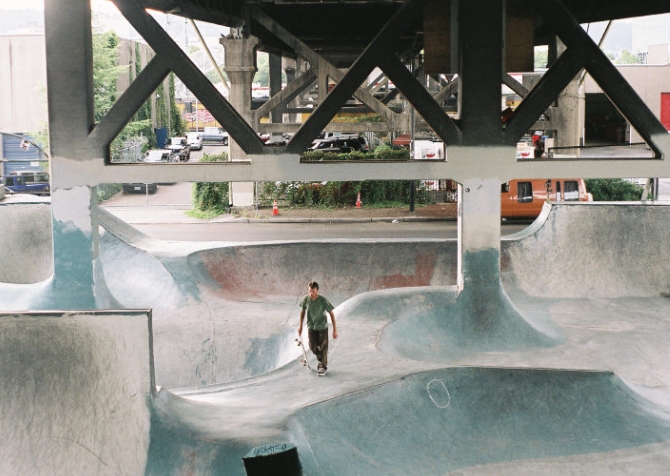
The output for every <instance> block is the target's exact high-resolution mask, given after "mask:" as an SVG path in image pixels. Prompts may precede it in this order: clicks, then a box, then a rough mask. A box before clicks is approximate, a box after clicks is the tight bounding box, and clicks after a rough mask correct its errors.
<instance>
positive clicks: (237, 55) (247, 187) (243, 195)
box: [220, 37, 258, 207]
mask: <svg viewBox="0 0 670 476" xmlns="http://www.w3.org/2000/svg"><path fill="white" fill-rule="evenodd" d="M220 42H221V44H222V45H223V49H224V71H225V72H226V74H227V75H228V78H229V79H230V96H229V98H228V100H229V101H230V104H231V105H232V106H233V107H234V108H235V110H236V111H237V112H238V113H239V114H240V116H242V117H243V118H244V120H246V121H247V123H249V124H251V121H252V114H251V83H252V81H253V79H254V75H255V74H256V71H257V69H256V50H255V48H256V45H257V44H258V39H257V38H253V37H252V38H221V40H220ZM228 151H229V152H228V154H229V156H230V160H231V161H233V162H235V161H241V160H246V154H245V153H244V151H243V150H242V148H241V147H240V146H239V145H237V143H236V142H235V141H234V140H233V138H232V137H231V138H230V139H229V146H228ZM232 198H233V205H234V206H236V207H250V206H253V204H254V184H253V182H233V183H232Z"/></svg>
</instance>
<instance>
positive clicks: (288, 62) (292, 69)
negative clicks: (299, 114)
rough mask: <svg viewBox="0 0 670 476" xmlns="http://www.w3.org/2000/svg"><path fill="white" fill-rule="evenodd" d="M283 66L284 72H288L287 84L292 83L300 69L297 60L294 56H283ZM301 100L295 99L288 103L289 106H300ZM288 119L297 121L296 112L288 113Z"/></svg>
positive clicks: (291, 121) (290, 121)
mask: <svg viewBox="0 0 670 476" xmlns="http://www.w3.org/2000/svg"><path fill="white" fill-rule="evenodd" d="M282 68H283V69H284V74H286V84H291V82H292V81H293V80H295V78H296V73H297V71H298V65H297V64H296V60H295V59H293V58H282ZM298 105H299V101H298V98H295V99H293V100H292V101H291V102H289V103H288V104H287V106H288V107H298ZM287 121H288V122H289V123H293V122H295V121H296V117H295V114H288V115H287Z"/></svg>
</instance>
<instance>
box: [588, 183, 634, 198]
mask: <svg viewBox="0 0 670 476" xmlns="http://www.w3.org/2000/svg"><path fill="white" fill-rule="evenodd" d="M585 182H586V190H588V191H589V193H591V195H593V200H594V201H596V202H630V201H638V200H640V199H641V198H642V187H640V186H639V185H636V184H634V183H631V182H628V181H627V180H623V179H586V180H585Z"/></svg>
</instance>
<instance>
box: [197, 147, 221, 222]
mask: <svg viewBox="0 0 670 476" xmlns="http://www.w3.org/2000/svg"><path fill="white" fill-rule="evenodd" d="M200 162H228V154H226V153H225V152H224V153H222V154H217V155H212V154H205V155H203V156H202V158H201V159H200ZM228 205H229V204H228V182H196V183H194V184H193V209H194V210H195V211H197V212H204V213H209V214H221V213H225V212H226V211H228Z"/></svg>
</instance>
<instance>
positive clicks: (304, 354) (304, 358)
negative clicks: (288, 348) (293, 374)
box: [295, 337, 316, 372]
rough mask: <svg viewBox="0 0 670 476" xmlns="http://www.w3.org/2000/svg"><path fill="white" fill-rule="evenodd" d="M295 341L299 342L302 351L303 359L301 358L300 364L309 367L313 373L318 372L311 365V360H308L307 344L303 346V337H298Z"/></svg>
mask: <svg viewBox="0 0 670 476" xmlns="http://www.w3.org/2000/svg"><path fill="white" fill-rule="evenodd" d="M295 341H296V342H297V344H298V347H300V349H302V357H301V358H300V362H302V365H303V366H304V367H307V368H308V369H309V370H311V371H312V372H316V369H315V368H312V366H311V365H310V364H309V360H307V350H306V349H305V344H303V342H302V337H297V338H296V339H295Z"/></svg>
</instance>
